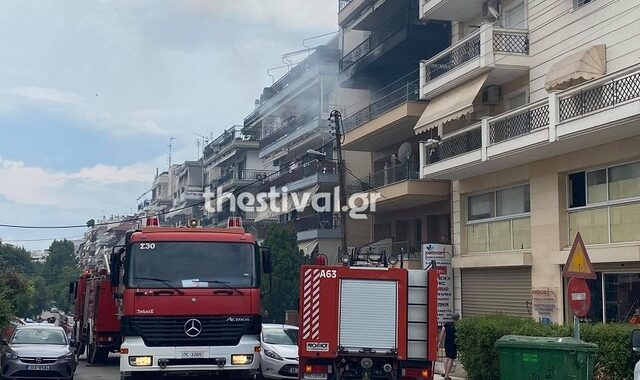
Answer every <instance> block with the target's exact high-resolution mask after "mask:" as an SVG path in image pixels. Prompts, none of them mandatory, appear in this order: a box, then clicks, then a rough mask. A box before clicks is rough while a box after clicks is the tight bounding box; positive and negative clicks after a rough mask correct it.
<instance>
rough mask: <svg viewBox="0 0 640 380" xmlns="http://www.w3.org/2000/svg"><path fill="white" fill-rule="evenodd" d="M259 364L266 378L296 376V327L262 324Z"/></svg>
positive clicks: (295, 377)
mask: <svg viewBox="0 0 640 380" xmlns="http://www.w3.org/2000/svg"><path fill="white" fill-rule="evenodd" d="M260 343H261V345H262V350H261V351H260V363H261V364H260V366H261V371H262V376H263V377H265V378H267V379H297V378H298V328H297V327H296V326H289V325H276V324H266V323H265V324H263V325H262V334H261V335H260Z"/></svg>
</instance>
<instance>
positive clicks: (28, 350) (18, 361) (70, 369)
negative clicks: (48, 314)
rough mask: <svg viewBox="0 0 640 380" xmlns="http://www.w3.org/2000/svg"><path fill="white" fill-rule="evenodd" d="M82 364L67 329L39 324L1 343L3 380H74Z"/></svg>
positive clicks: (15, 333)
mask: <svg viewBox="0 0 640 380" xmlns="http://www.w3.org/2000/svg"><path fill="white" fill-rule="evenodd" d="M77 364H78V361H77V357H76V354H75V350H74V349H73V348H72V347H71V346H69V340H68V339H67V334H65V332H64V329H63V328H62V327H59V326H55V325H50V324H44V323H38V324H28V325H24V326H20V327H18V328H17V329H16V331H15V332H14V333H13V335H12V336H11V338H10V339H9V341H8V342H6V341H2V342H0V379H2V380H6V379H14V378H23V377H28V378H36V379H69V380H70V379H73V374H74V373H75V371H76V365H77Z"/></svg>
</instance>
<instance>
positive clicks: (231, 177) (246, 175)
mask: <svg viewBox="0 0 640 380" xmlns="http://www.w3.org/2000/svg"><path fill="white" fill-rule="evenodd" d="M273 173H274V171H273V170H256V169H242V170H230V171H228V172H227V173H225V174H223V175H222V176H220V177H219V178H216V179H214V180H213V181H212V185H213V186H214V187H218V186H223V185H226V184H228V183H230V182H232V181H256V180H262V179H264V178H267V177H268V176H270V175H271V174H273Z"/></svg>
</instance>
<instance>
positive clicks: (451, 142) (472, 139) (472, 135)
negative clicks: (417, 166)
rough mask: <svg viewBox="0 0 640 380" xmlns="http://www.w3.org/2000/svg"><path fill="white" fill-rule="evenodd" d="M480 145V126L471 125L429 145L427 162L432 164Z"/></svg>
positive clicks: (471, 150) (477, 147)
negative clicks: (435, 143) (438, 142)
mask: <svg viewBox="0 0 640 380" xmlns="http://www.w3.org/2000/svg"><path fill="white" fill-rule="evenodd" d="M481 147H482V128H481V127H480V125H476V126H473V127H471V128H469V129H468V130H466V131H464V132H460V133H457V134H455V135H452V136H451V137H447V138H445V139H444V140H442V142H441V143H440V144H437V145H434V146H432V147H430V149H429V152H428V156H427V163H429V164H433V163H436V162H438V161H442V160H446V159H448V158H452V157H455V156H459V155H461V154H465V153H469V152H473V151H474V150H478V149H480V148H481Z"/></svg>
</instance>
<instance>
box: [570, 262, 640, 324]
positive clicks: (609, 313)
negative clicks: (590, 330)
mask: <svg viewBox="0 0 640 380" xmlns="http://www.w3.org/2000/svg"><path fill="white" fill-rule="evenodd" d="M595 270H596V274H597V278H596V279H595V280H587V284H588V285H589V289H590V290H591V310H590V312H589V314H588V315H587V316H586V317H585V318H584V320H585V321H588V322H605V323H614V322H621V323H628V322H629V321H630V320H631V317H633V315H634V313H635V311H636V309H638V311H640V266H639V265H634V266H632V267H630V265H629V264H606V265H605V264H603V265H596V267H595ZM565 286H566V284H565ZM565 298H566V297H565ZM566 303H567V300H566V299H565V304H566ZM565 309H566V310H569V307H568V305H565ZM566 317H567V319H566V320H571V318H572V317H571V316H570V315H567V316H566Z"/></svg>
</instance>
